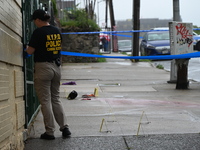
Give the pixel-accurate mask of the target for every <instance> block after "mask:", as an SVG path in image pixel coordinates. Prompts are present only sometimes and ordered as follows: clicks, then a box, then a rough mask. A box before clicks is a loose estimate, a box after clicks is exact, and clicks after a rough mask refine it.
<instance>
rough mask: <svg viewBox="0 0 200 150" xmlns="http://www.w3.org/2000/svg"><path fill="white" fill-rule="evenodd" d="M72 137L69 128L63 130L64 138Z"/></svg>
mask: <svg viewBox="0 0 200 150" xmlns="http://www.w3.org/2000/svg"><path fill="white" fill-rule="evenodd" d="M70 135H71V132H70V131H69V128H64V129H63V130H62V136H63V138H67V137H70Z"/></svg>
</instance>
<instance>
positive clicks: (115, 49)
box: [108, 0, 118, 52]
mask: <svg viewBox="0 0 200 150" xmlns="http://www.w3.org/2000/svg"><path fill="white" fill-rule="evenodd" d="M108 2H109V10H110V23H111V30H112V31H115V30H116V26H115V17H114V11H113V2H112V0H108ZM112 47H113V51H114V52H117V51H118V48H117V36H115V35H112Z"/></svg>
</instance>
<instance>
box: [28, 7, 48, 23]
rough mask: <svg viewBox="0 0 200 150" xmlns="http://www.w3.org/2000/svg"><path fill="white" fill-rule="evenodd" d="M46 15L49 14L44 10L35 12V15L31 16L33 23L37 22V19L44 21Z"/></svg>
mask: <svg viewBox="0 0 200 150" xmlns="http://www.w3.org/2000/svg"><path fill="white" fill-rule="evenodd" d="M46 14H47V13H46V11H44V10H42V9H37V10H35V11H34V12H33V15H32V16H31V21H33V20H36V19H40V20H43V21H44V20H45V15H46Z"/></svg>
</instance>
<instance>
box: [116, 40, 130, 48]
mask: <svg viewBox="0 0 200 150" xmlns="http://www.w3.org/2000/svg"><path fill="white" fill-rule="evenodd" d="M118 46H119V48H120V47H128V46H129V47H130V46H131V41H118Z"/></svg>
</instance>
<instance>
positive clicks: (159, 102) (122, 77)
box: [25, 53, 200, 150]
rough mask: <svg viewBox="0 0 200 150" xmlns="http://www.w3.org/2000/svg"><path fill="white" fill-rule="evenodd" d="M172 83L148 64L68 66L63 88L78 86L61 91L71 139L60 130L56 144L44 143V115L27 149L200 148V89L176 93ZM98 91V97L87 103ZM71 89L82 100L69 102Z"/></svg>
mask: <svg viewBox="0 0 200 150" xmlns="http://www.w3.org/2000/svg"><path fill="white" fill-rule="evenodd" d="M108 55H111V56H114V55H119V54H117V53H112V54H108ZM169 79H170V73H169V72H167V71H165V70H161V69H157V68H155V67H152V65H151V63H149V62H138V63H132V62H130V60H124V59H107V62H105V63H70V64H69V63H67V64H63V66H62V83H66V82H71V81H74V82H76V85H61V89H60V90H61V93H60V95H61V100H62V102H63V106H64V109H65V112H66V115H67V118H68V123H69V125H70V130H71V132H72V136H71V138H69V139H62V138H61V132H60V131H59V127H57V129H56V132H55V136H56V140H54V141H45V140H41V139H39V137H40V134H41V133H43V132H44V126H43V120H42V115H41V113H39V114H38V116H37V118H36V120H35V122H34V124H33V127H32V130H31V132H30V139H29V140H28V141H27V144H26V148H25V149H27V150H32V149H44V150H45V149H48V150H49V149H52V150H53V149H66V150H68V149H69V150H79V149H81V150H86V149H87V150H90V149H91V150H98V149H99V150H103V149H105V150H108V149H116V150H123V149H139V150H141V149H144V150H147V149H152V150H155V149H160V150H161V149H163V150H166V149H169V150H172V149H180V150H183V149H185V150H188V149H191V150H193V149H194V150H197V149H200V143H199V139H200V136H199V134H198V133H199V131H200V103H199V101H200V100H199V95H200V94H199V92H200V84H199V82H194V81H191V82H190V88H189V89H188V90H176V89H175V86H176V85H175V84H168V83H167V81H168V80H169ZM95 88H97V89H98V96H97V97H92V98H91V100H83V99H82V95H84V94H93V93H94V89H95ZM72 90H76V91H77V92H78V94H79V95H78V97H77V98H76V99H75V100H67V99H66V96H67V95H68V94H69V93H70V92H71V91H72Z"/></svg>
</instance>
